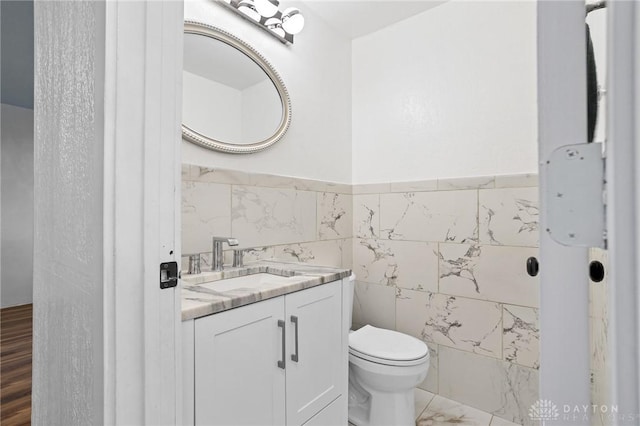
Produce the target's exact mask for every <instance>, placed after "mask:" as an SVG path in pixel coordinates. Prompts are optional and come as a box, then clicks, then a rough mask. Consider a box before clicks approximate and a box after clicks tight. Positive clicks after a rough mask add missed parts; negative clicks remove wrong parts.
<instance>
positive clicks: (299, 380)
mask: <svg viewBox="0 0 640 426" xmlns="http://www.w3.org/2000/svg"><path fill="white" fill-rule="evenodd" d="M341 291H342V288H341V282H340V281H336V282H334V283H331V284H325V285H321V286H318V287H314V288H311V289H308V290H305V291H299V292H297V293H293V294H288V295H287V296H286V298H285V306H286V322H287V328H288V330H287V425H290V426H293V425H296V426H298V425H302V424H303V423H305V422H306V421H307V420H308V419H310V418H311V417H312V416H313V415H315V414H316V413H317V412H319V411H320V410H322V409H323V408H324V407H325V406H327V405H328V404H329V403H330V402H331V401H333V400H334V399H336V398H337V397H338V396H339V395H340V393H341V390H342V383H341V381H340V378H341V372H342V353H343V350H346V348H343V347H342V334H343V331H342V300H341V299H342V292H341Z"/></svg>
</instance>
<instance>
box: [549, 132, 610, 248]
mask: <svg viewBox="0 0 640 426" xmlns="http://www.w3.org/2000/svg"><path fill="white" fill-rule="evenodd" d="M545 167H546V172H547V190H546V193H545V194H543V197H544V205H545V206H546V207H545V210H546V213H547V229H546V232H547V233H548V234H549V235H550V236H551V238H552V239H553V240H554V241H556V242H558V243H560V244H562V245H565V246H578V247H604V246H605V205H604V160H603V158H602V144H601V143H589V144H586V143H585V144H576V145H565V146H562V147H560V148H558V149H556V150H555V151H553V152H552V153H551V156H550V157H549V159H548V161H547V162H546V164H545Z"/></svg>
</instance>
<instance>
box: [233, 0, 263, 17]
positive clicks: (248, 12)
mask: <svg viewBox="0 0 640 426" xmlns="http://www.w3.org/2000/svg"><path fill="white" fill-rule="evenodd" d="M238 10H239V11H240V12H242V14H243V15H245V16H248V17H249V18H251V19H252V20H254V21H256V22H260V14H259V13H258V12H257V11H256V7H255V5H254V4H253V1H251V0H242V1H241V2H240V3H238Z"/></svg>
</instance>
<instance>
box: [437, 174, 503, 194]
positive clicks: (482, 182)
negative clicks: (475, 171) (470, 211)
mask: <svg viewBox="0 0 640 426" xmlns="http://www.w3.org/2000/svg"><path fill="white" fill-rule="evenodd" d="M494 185H495V177H493V176H488V177H482V176H480V177H463V178H450V179H438V189H439V190H442V191H451V190H457V189H478V188H493V187H494Z"/></svg>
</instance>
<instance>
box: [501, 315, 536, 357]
mask: <svg viewBox="0 0 640 426" xmlns="http://www.w3.org/2000/svg"><path fill="white" fill-rule="evenodd" d="M502 329H503V334H504V337H503V340H502V342H503V343H502V345H503V359H504V360H505V361H510V362H515V363H516V364H520V365H524V366H525V367H531V368H536V369H538V368H540V326H539V318H538V310H537V309H534V308H527V307H524V306H513V305H504V306H503V315H502Z"/></svg>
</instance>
